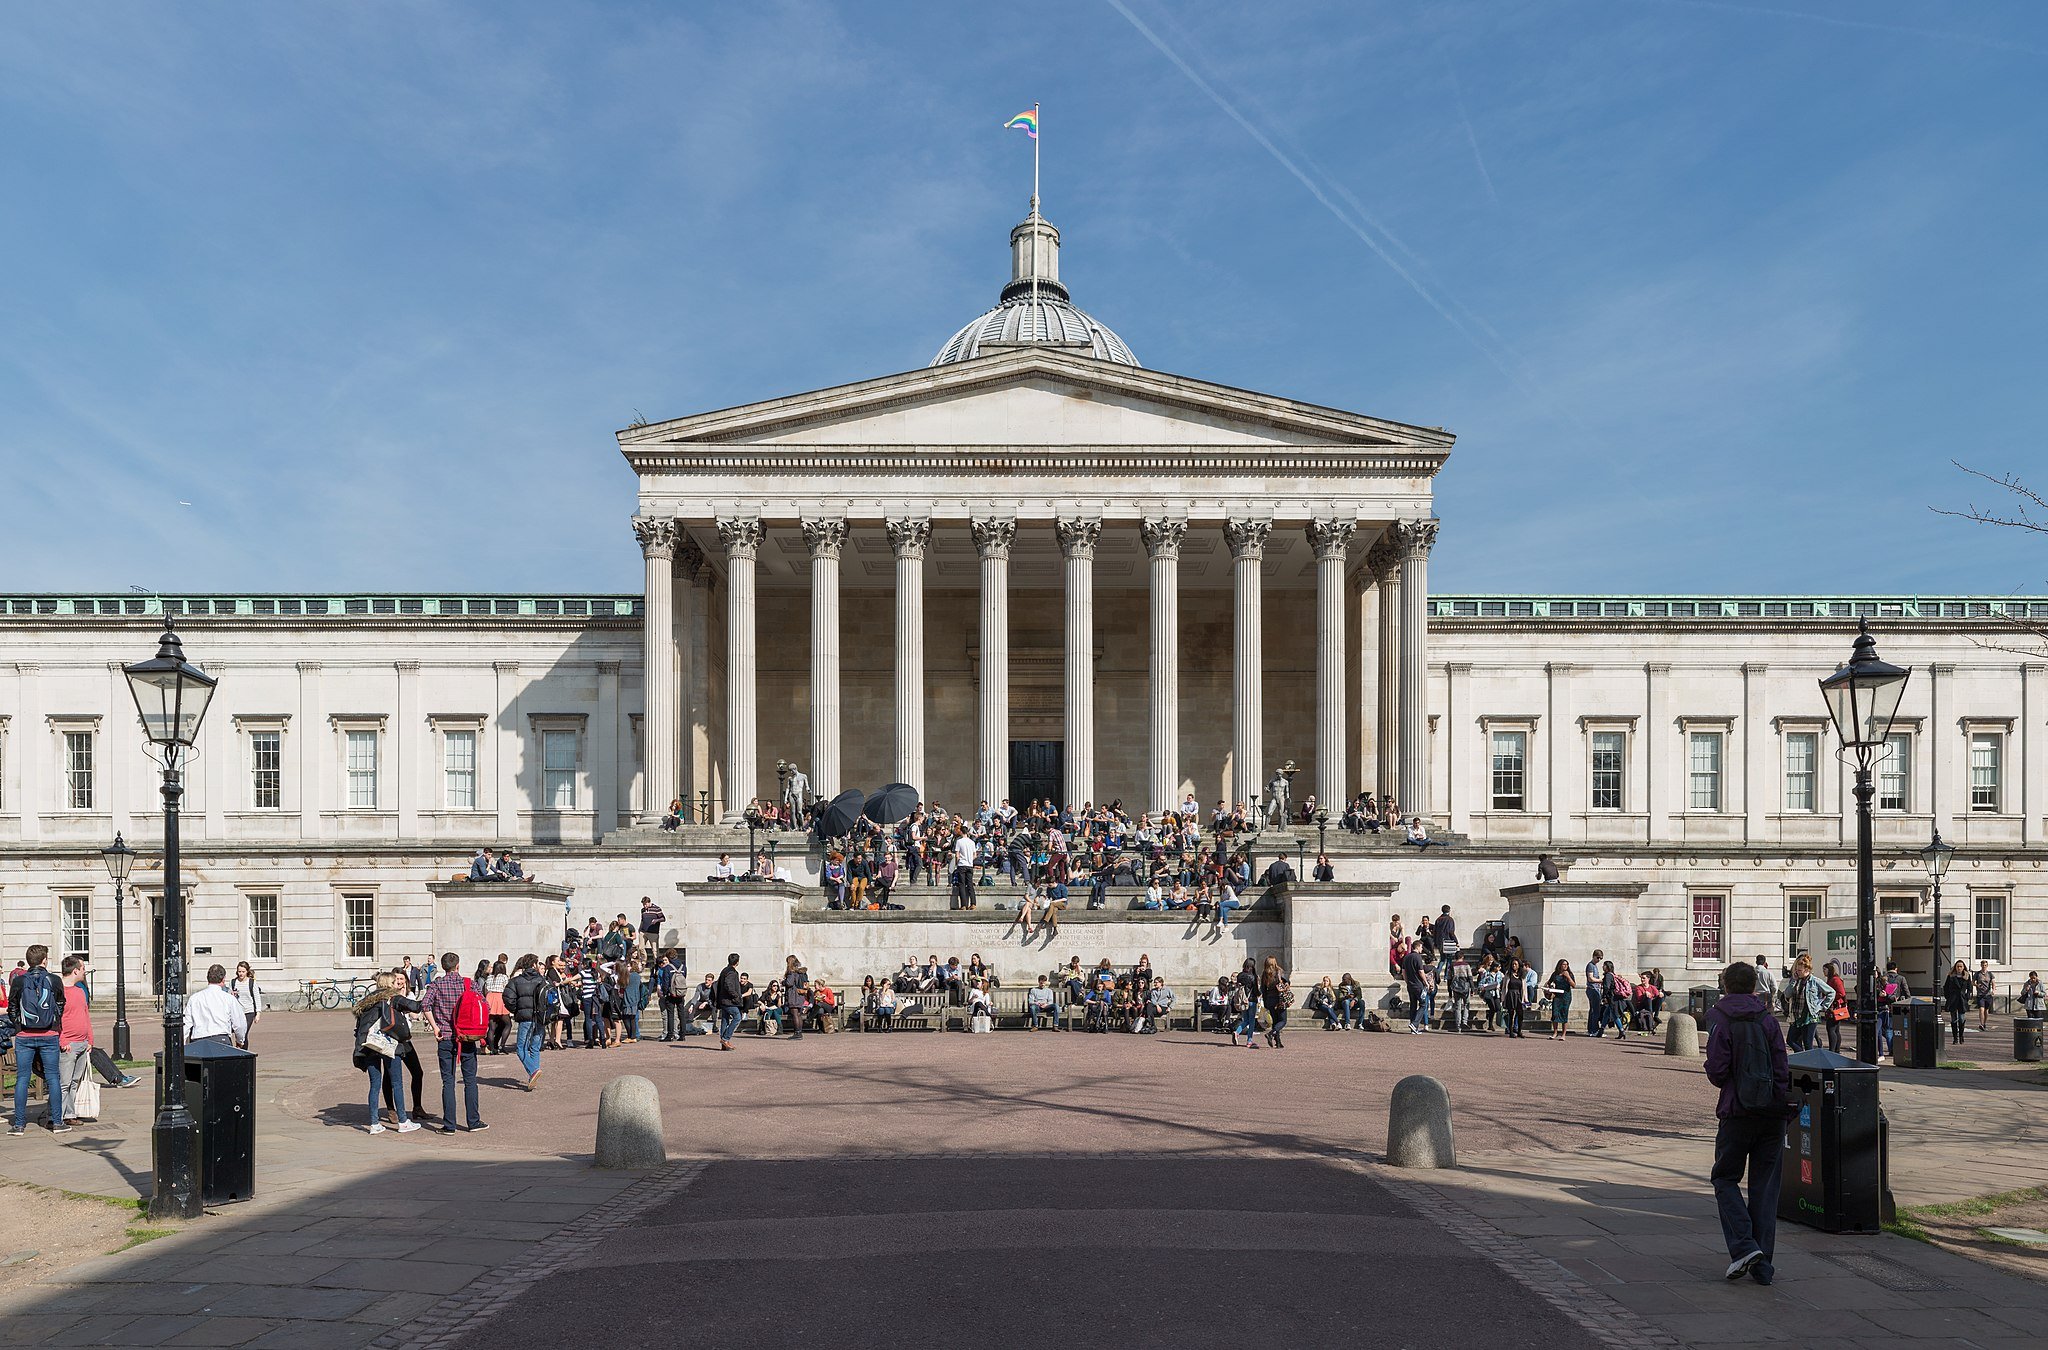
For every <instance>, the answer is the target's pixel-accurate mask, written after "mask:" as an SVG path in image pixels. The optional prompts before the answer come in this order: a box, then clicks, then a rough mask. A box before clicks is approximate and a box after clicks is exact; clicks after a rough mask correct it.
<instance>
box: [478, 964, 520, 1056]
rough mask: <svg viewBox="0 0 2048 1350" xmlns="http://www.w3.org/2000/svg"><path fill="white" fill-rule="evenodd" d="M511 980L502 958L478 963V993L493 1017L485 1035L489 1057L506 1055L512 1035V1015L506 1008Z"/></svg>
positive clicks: (485, 1008)
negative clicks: (506, 998)
mask: <svg viewBox="0 0 2048 1350" xmlns="http://www.w3.org/2000/svg"><path fill="white" fill-rule="evenodd" d="M511 978H512V977H511V975H510V974H509V973H507V971H506V969H505V958H504V957H502V956H501V957H499V958H498V959H497V960H496V961H488V962H487V961H479V962H477V967H476V987H477V992H478V993H480V994H482V995H483V996H484V1011H486V1012H488V1013H489V1014H490V1017H491V1023H490V1030H489V1031H487V1032H486V1033H484V1053H485V1054H487V1055H502V1054H504V1053H505V1038H506V1037H507V1036H510V1035H511V1034H512V1014H511V1012H510V1011H509V1010H508V1009H507V1008H506V1007H505V985H506V982H507V981H509V980H510V979H511Z"/></svg>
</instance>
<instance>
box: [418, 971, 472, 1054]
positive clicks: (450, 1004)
mask: <svg viewBox="0 0 2048 1350" xmlns="http://www.w3.org/2000/svg"><path fill="white" fill-rule="evenodd" d="M468 983H469V979H468V977H467V976H465V975H463V974H462V973H461V972H459V971H451V972H449V973H448V974H446V975H443V976H442V977H441V978H440V979H438V980H435V981H434V982H433V983H432V984H430V985H428V986H427V992H426V994H425V995H424V996H423V997H422V998H421V999H420V1002H421V1004H422V1005H424V1006H425V1008H426V1010H427V1016H428V1017H431V1018H432V1019H434V1035H435V1036H437V1037H439V1038H440V1039H441V1040H444V1041H452V1040H454V1039H455V1005H456V1004H457V1003H459V1002H461V1001H462V986H463V985H465V984H468Z"/></svg>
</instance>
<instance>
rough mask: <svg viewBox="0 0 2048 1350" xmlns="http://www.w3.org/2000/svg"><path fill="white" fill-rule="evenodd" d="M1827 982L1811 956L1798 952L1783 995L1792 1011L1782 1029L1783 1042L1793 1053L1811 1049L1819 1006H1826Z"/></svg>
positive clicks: (1787, 976) (1818, 1016)
mask: <svg viewBox="0 0 2048 1350" xmlns="http://www.w3.org/2000/svg"><path fill="white" fill-rule="evenodd" d="M1826 990H1827V986H1826V985H1824V984H1822V983H1821V982H1820V980H1819V978H1818V977H1817V976H1815V975H1814V973H1813V958H1812V957H1811V956H1808V955H1807V954H1806V953H1805V952H1801V953H1799V956H1798V959H1796V960H1794V961H1793V962H1792V969H1791V970H1790V971H1789V972H1787V974H1786V978H1785V994H1784V998H1785V1001H1786V1003H1787V1004H1788V1005H1790V1011H1791V1014H1792V1019H1791V1026H1790V1028H1789V1029H1788V1030H1787V1031H1786V1033H1785V1046H1786V1048H1787V1049H1789V1050H1791V1051H1792V1052H1793V1053H1794V1054H1797V1053H1798V1052H1799V1051H1801V1050H1811V1049H1813V1037H1814V1029H1815V1028H1816V1027H1817V1026H1819V1024H1820V1012H1821V1009H1822V1008H1824V1007H1826V1006H1827V993H1826Z"/></svg>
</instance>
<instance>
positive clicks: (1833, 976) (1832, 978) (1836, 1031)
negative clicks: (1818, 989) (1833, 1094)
mask: <svg viewBox="0 0 2048 1350" xmlns="http://www.w3.org/2000/svg"><path fill="white" fill-rule="evenodd" d="M1820 969H1821V974H1822V975H1823V976H1824V977H1826V979H1827V984H1828V990H1829V992H1830V993H1831V994H1833V996H1834V1000H1833V1002H1831V1003H1829V1004H1828V1012H1827V1018H1828V1049H1830V1050H1832V1051H1834V1052H1835V1053H1836V1054H1838V1055H1839V1054H1841V1053H1842V1023H1844V1022H1846V1021H1848V1020H1849V986H1848V985H1846V984H1843V983H1842V968H1841V967H1840V966H1838V965H1836V964H1835V963H1834V962H1833V961H1830V962H1828V963H1827V964H1826V965H1824V966H1822V967H1821V968H1820Z"/></svg>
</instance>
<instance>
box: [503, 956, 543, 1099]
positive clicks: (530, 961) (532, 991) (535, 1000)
mask: <svg viewBox="0 0 2048 1350" xmlns="http://www.w3.org/2000/svg"><path fill="white" fill-rule="evenodd" d="M504 998H505V1012H506V1014H507V1015H508V1016H510V1017H511V1019H512V1023H513V1025H514V1026H515V1027H516V1028H517V1030H516V1031H515V1032H514V1033H513V1042H512V1053H513V1054H515V1055H517V1056H518V1057H519V1066H520V1067H521V1068H523V1069H525V1070H526V1090H527V1091H528V1092H531V1091H533V1085H534V1084H535V1083H536V1082H538V1081H540V1042H541V1037H542V1035H543V1034H545V1029H546V1026H547V1017H548V982H547V976H545V975H543V974H542V973H541V970H540V958H539V957H537V956H535V955H534V954H533V953H531V952H528V953H527V954H526V955H525V956H522V957H520V958H519V960H518V961H517V962H515V963H514V965H513V967H512V976H511V978H510V979H508V980H506V981H505V992H504Z"/></svg>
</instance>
